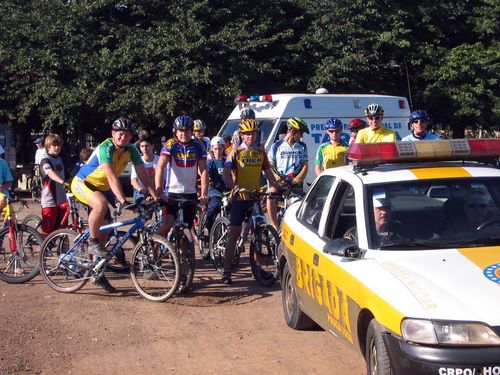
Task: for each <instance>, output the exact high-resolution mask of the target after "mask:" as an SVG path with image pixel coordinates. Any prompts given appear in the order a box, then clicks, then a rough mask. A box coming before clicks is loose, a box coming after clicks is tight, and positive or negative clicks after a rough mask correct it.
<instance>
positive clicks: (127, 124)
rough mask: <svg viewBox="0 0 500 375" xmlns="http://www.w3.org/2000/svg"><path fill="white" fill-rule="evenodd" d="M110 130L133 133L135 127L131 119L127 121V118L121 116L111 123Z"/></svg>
mask: <svg viewBox="0 0 500 375" xmlns="http://www.w3.org/2000/svg"><path fill="white" fill-rule="evenodd" d="M111 129H113V130H126V131H129V132H131V133H133V132H134V129H135V125H134V123H133V122H132V120H131V119H129V118H128V117H124V116H122V117H120V118H117V119H116V120H115V121H113V124H112V125H111Z"/></svg>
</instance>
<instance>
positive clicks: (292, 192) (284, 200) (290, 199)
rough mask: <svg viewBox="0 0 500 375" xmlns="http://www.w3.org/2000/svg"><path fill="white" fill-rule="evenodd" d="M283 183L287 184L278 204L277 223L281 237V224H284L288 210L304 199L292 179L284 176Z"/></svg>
mask: <svg viewBox="0 0 500 375" xmlns="http://www.w3.org/2000/svg"><path fill="white" fill-rule="evenodd" d="M281 179H282V181H283V182H284V184H285V189H283V191H281V192H280V193H279V194H280V197H279V202H278V208H279V210H278V215H277V223H278V229H279V230H278V233H279V234H280V235H281V224H282V222H283V218H284V217H285V213H286V210H287V209H288V207H290V206H291V205H292V204H293V203H295V202H298V201H300V200H301V199H302V198H304V192H302V191H297V188H296V186H294V185H293V183H292V180H291V179H287V178H285V177H284V176H282V177H281Z"/></svg>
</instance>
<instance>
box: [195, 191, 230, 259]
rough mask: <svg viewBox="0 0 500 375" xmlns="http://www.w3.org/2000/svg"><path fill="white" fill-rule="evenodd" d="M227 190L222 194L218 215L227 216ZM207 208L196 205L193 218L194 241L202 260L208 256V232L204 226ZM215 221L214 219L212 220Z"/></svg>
mask: <svg viewBox="0 0 500 375" xmlns="http://www.w3.org/2000/svg"><path fill="white" fill-rule="evenodd" d="M229 194H230V193H229V192H225V193H224V194H223V195H222V206H221V208H220V212H219V213H218V214H217V217H219V216H225V217H229V211H230V208H231V206H230V203H229V198H228V197H229ZM207 215H208V210H207V207H206V206H198V209H197V219H196V220H195V225H194V229H195V233H196V242H197V243H198V251H199V252H200V255H201V257H202V258H203V259H204V260H207V259H209V258H210V233H209V232H208V229H207V227H206V223H207ZM214 222H215V221H214Z"/></svg>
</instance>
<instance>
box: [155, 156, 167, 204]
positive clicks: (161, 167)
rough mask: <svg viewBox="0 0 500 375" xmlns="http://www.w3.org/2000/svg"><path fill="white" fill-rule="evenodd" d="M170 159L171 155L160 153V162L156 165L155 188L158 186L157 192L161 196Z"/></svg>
mask: <svg viewBox="0 0 500 375" xmlns="http://www.w3.org/2000/svg"><path fill="white" fill-rule="evenodd" d="M169 161H170V156H166V155H160V160H159V161H158V164H157V166H156V170H155V188H156V194H157V195H158V196H159V197H161V196H162V194H163V189H164V186H163V181H164V180H163V172H164V171H165V167H166V166H167V164H168V162H169Z"/></svg>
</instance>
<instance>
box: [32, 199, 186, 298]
mask: <svg viewBox="0 0 500 375" xmlns="http://www.w3.org/2000/svg"><path fill="white" fill-rule="evenodd" d="M159 206H160V202H153V201H151V202H146V203H143V202H140V203H133V204H131V205H128V206H126V207H123V208H122V209H129V210H132V209H137V211H138V215H137V216H136V217H135V218H133V219H129V220H126V221H124V222H116V223H112V224H107V225H103V226H102V227H101V228H99V230H100V231H109V230H112V229H114V228H120V227H125V226H131V227H130V228H129V229H128V230H127V231H126V232H125V234H124V235H123V237H120V238H118V239H117V242H116V243H115V244H114V245H113V246H112V248H111V249H110V251H109V253H108V255H107V256H106V257H105V258H99V257H92V256H91V255H90V254H89V252H88V238H89V236H90V232H89V231H88V230H87V231H85V232H84V233H77V232H75V231H73V230H71V229H59V230H57V231H55V232H53V233H51V234H49V235H48V236H47V238H46V239H45V241H44V243H43V245H42V251H41V254H40V267H41V270H42V272H41V274H42V276H43V278H44V280H45V281H46V282H47V284H48V285H49V286H50V287H51V288H53V289H54V290H57V291H58V292H63V293H73V292H76V291H78V290H80V289H81V288H82V287H83V286H84V285H85V284H86V283H87V282H88V281H89V280H91V281H92V282H95V281H97V280H99V278H100V277H101V276H102V275H103V273H104V271H105V269H106V266H107V265H108V264H109V262H110V260H111V259H113V257H114V256H115V255H116V254H117V253H118V252H119V251H120V249H121V246H122V245H123V244H124V243H125V241H127V240H129V239H130V238H131V237H132V235H134V234H137V238H138V243H137V244H136V245H135V247H134V249H133V253H132V257H131V266H130V275H131V278H132V283H133V284H134V287H135V288H136V289H137V291H138V292H139V294H141V295H142V296H143V297H145V298H147V299H148V300H151V301H155V302H162V301H166V300H167V299H169V298H170V297H171V296H172V295H173V294H174V293H175V291H176V290H177V288H178V285H179V280H180V265H179V260H178V257H177V254H176V253H175V251H174V250H173V249H172V247H171V246H170V245H169V243H168V241H167V240H166V239H165V238H164V237H162V236H158V235H156V234H152V233H150V231H149V230H147V229H146V226H145V223H146V222H147V221H148V220H150V219H151V217H152V216H153V213H154V212H155V211H156V210H157V209H158V207H159ZM122 209H118V210H117V211H118V212H117V215H119V214H120V213H121V211H122Z"/></svg>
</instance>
